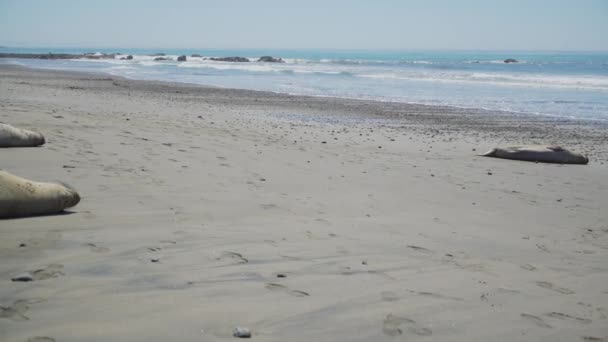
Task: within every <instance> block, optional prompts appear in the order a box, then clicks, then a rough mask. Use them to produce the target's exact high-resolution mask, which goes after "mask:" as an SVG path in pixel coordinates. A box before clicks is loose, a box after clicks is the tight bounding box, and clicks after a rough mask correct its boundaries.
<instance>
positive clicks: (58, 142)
mask: <svg viewBox="0 0 608 342" xmlns="http://www.w3.org/2000/svg"><path fill="white" fill-rule="evenodd" d="M0 122H3V123H7V124H11V125H14V126H18V127H22V128H26V129H31V130H36V131H39V132H42V133H43V134H44V135H45V137H46V140H47V143H46V145H44V146H41V147H38V148H11V149H0V168H2V169H5V170H8V171H10V172H11V173H14V174H17V175H19V176H22V177H26V178H29V179H34V180H38V181H55V180H59V181H63V182H66V183H68V184H70V185H71V186H73V187H74V188H76V189H78V191H79V193H80V195H81V196H82V201H81V203H80V204H79V205H78V206H76V207H74V208H72V209H70V210H69V211H68V212H66V213H64V214H60V215H53V216H43V217H30V218H21V219H9V220H0V261H1V262H0V306H1V311H0V340H1V341H6V342H13V341H28V339H30V338H34V337H49V338H52V339H54V340H55V341H57V342H59V341H61V342H69V341H226V340H234V339H235V338H234V337H233V336H232V330H233V329H234V328H235V327H237V326H241V327H247V328H249V329H251V332H252V340H258V341H405V340H408V341H411V340H420V341H606V340H608V261H607V260H608V258H607V257H608V212H607V211H606V208H608V176H607V175H608V123H607V122H606V121H591V120H588V121H582V120H579V121H576V120H568V119H564V118H557V117H551V116H534V115H528V114H514V113H501V112H489V111H484V110H478V109H458V108H454V107H433V106H423V105H413V104H398V103H382V102H373V101H357V100H348V99H338V98H323V97H304V96H288V95H282V94H275V93H268V92H255V91H248V90H233V89H223V88H214V87H203V86H196V85H187V84H172V83H163V82H152V81H135V80H127V79H124V78H119V77H112V76H107V75H99V74H85V73H74V72H59V71H43V70H34V69H25V68H20V67H17V66H9V65H0ZM532 143H538V144H560V145H563V146H565V147H568V148H570V149H572V150H575V151H579V152H583V153H585V154H587V155H588V156H589V159H590V162H589V165H584V166H580V165H555V164H542V163H531V162H520V161H509V160H501V159H495V158H486V157H480V156H478V154H481V153H483V152H486V151H487V150H488V149H490V148H492V147H495V146H499V145H501V146H502V145H514V144H532ZM36 270H43V271H41V272H39V274H41V276H40V279H36V280H35V281H32V282H14V281H11V278H12V277H14V276H16V275H18V274H20V273H23V272H26V271H36ZM34 340H35V339H33V341H34ZM38 341H44V340H41V339H38ZM47 341H48V340H47Z"/></svg>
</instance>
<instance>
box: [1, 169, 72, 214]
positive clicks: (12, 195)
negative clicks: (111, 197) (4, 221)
mask: <svg viewBox="0 0 608 342" xmlns="http://www.w3.org/2000/svg"><path fill="white" fill-rule="evenodd" d="M78 202H80V196H79V195H78V193H77V192H76V190H74V189H72V188H70V187H69V186H66V185H62V184H55V183H39V182H34V181H30V180H27V179H25V178H21V177H18V176H15V175H13V174H11V173H9V172H7V171H4V170H0V217H20V216H34V215H46V214H55V213H58V212H61V211H63V210H64V209H66V208H70V207H73V206H75V205H76V204H78Z"/></svg>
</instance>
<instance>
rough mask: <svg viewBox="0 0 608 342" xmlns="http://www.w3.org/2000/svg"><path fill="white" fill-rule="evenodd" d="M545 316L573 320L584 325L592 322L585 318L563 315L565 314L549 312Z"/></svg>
mask: <svg viewBox="0 0 608 342" xmlns="http://www.w3.org/2000/svg"><path fill="white" fill-rule="evenodd" d="M546 315H547V316H549V317H552V318H558V319H569V320H573V321H575V322H579V323H585V324H589V323H591V322H593V321H592V320H590V319H587V318H582V317H576V316H571V315H568V314H565V313H561V312H555V311H553V312H550V313H548V314H546Z"/></svg>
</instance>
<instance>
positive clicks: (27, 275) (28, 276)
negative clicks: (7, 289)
mask: <svg viewBox="0 0 608 342" xmlns="http://www.w3.org/2000/svg"><path fill="white" fill-rule="evenodd" d="M11 280H12V281H22V282H26V281H33V280H34V277H33V276H32V274H31V273H29V272H25V273H21V274H19V275H17V276H16V277H13V278H11Z"/></svg>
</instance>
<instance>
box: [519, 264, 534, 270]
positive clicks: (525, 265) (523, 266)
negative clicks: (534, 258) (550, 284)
mask: <svg viewBox="0 0 608 342" xmlns="http://www.w3.org/2000/svg"><path fill="white" fill-rule="evenodd" d="M519 267H521V268H523V269H524V270H528V271H534V270H536V267H534V266H532V265H530V264H524V265H519Z"/></svg>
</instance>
